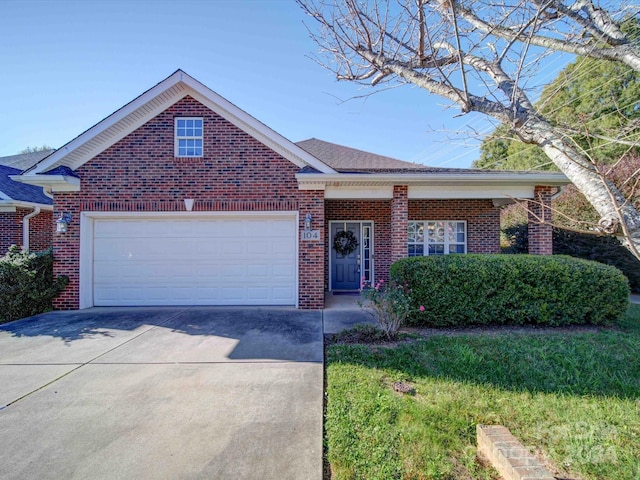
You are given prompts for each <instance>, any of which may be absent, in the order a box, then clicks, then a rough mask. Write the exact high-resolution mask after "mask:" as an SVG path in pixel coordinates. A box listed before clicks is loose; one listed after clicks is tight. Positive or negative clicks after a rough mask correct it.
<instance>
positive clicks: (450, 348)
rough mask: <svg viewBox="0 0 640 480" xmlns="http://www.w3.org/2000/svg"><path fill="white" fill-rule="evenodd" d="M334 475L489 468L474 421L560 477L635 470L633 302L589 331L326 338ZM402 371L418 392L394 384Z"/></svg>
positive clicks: (477, 475) (638, 347)
mask: <svg viewBox="0 0 640 480" xmlns="http://www.w3.org/2000/svg"><path fill="white" fill-rule="evenodd" d="M326 365H327V366H326V374H327V408H326V416H325V429H326V438H325V448H326V454H327V460H328V462H329V464H330V469H331V472H332V477H331V478H332V479H334V480H340V479H367V480H373V479H385V480H389V479H401V478H402V479H452V480H453V479H455V480H459V479H494V478H498V477H497V475H496V473H495V472H494V471H493V470H492V469H491V468H489V467H487V466H486V465H482V464H481V463H479V462H478V461H477V460H476V456H475V452H476V450H475V445H476V443H475V427H476V424H478V423H481V424H500V425H504V426H506V427H507V428H509V429H510V430H511V432H512V433H513V434H514V435H516V436H517V437H518V438H519V439H520V440H521V441H522V443H524V444H525V445H526V446H529V447H531V448H532V449H534V450H535V451H537V452H538V453H539V454H540V455H541V456H543V457H546V458H548V459H549V460H550V461H551V462H552V464H553V465H555V467H556V468H557V470H556V473H557V474H558V475H559V476H560V477H562V478H569V479H578V478H581V479H584V480H589V479H594V480H595V479H616V480H622V479H634V480H638V479H640V306H639V305H633V306H631V307H630V309H629V311H628V312H627V316H626V318H625V319H624V320H623V321H621V322H620V325H619V328H618V329H615V330H603V331H599V332H595V333H568V334H567V333H560V332H557V333H547V334H540V333H535V334H525V333H520V334H498V335H482V334H479V335H467V336H464V335H463V336H444V335H438V336H432V337H430V338H428V339H424V340H419V341H416V342H412V343H405V344H400V345H398V346H396V347H393V348H386V347H381V346H375V345H373V346H369V345H344V344H334V345H330V346H329V347H328V348H327V362H326ZM396 381H405V382H409V383H410V384H411V385H412V386H414V387H415V390H416V394H415V395H402V394H399V393H396V392H394V391H393V388H392V384H393V382H396Z"/></svg>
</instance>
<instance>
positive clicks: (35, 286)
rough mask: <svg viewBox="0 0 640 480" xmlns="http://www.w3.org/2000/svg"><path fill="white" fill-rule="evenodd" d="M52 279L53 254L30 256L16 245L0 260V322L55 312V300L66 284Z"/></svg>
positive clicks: (61, 278) (65, 281)
mask: <svg viewBox="0 0 640 480" xmlns="http://www.w3.org/2000/svg"><path fill="white" fill-rule="evenodd" d="M68 282H69V279H68V278H67V277H64V276H62V277H58V278H57V279H55V280H54V278H53V253H52V251H51V250H47V251H45V252H42V253H28V252H23V251H21V250H20V248H19V247H17V246H16V245H13V246H11V248H9V252H8V253H7V254H6V255H5V256H4V257H0V323H3V322H8V321H10V320H16V319H18V318H24V317H29V316H31V315H36V314H38V313H42V312H45V311H47V310H51V309H52V300H53V299H54V298H55V296H56V295H58V293H60V291H62V289H64V287H65V286H66V285H67V283H68Z"/></svg>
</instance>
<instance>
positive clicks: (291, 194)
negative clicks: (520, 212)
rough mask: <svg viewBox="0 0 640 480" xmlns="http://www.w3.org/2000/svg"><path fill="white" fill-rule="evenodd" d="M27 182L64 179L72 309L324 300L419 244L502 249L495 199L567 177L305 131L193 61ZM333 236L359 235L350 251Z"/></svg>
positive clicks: (64, 255)
mask: <svg viewBox="0 0 640 480" xmlns="http://www.w3.org/2000/svg"><path fill="white" fill-rule="evenodd" d="M19 181H21V182H23V183H25V184H32V185H38V186H43V187H45V189H47V190H48V191H52V192H53V196H54V212H55V215H54V217H55V218H62V217H64V216H65V215H70V216H71V220H70V222H69V226H68V229H67V231H66V232H65V233H57V234H55V235H54V242H53V245H54V255H55V258H56V263H55V270H56V274H57V275H61V274H64V275H67V276H68V277H69V279H70V283H69V285H68V287H67V289H66V290H65V291H64V292H63V293H62V294H61V295H60V296H59V297H58V299H57V300H56V306H57V308H62V309H76V308H85V307H91V306H94V305H96V306H98V305H100V306H110V305H296V306H298V307H300V308H322V307H323V305H324V293H325V291H326V290H333V291H336V290H357V289H358V288H359V287H360V280H361V278H362V277H365V278H366V279H378V278H388V274H389V266H390V265H391V263H392V262H393V261H395V260H396V259H399V258H402V257H406V256H407V255H426V254H442V253H445V254H446V253H456V252H457V253H463V252H469V253H495V252H499V249H500V245H499V230H500V212H499V206H500V205H502V204H504V203H508V202H510V201H512V199H513V198H514V197H518V198H530V199H534V198H535V199H537V200H541V201H542V202H544V203H543V204H546V205H548V202H549V199H550V196H551V195H552V194H553V193H554V192H555V190H556V188H557V187H558V186H561V185H564V184H566V183H568V181H567V179H566V177H565V176H564V175H562V174H557V173H548V172H535V173H533V172H532V173H517V172H491V171H478V170H462V169H447V168H444V169H443V168H429V167H425V166H422V165H416V164H412V163H408V162H403V161H400V160H395V159H392V158H388V157H383V156H380V155H374V154H371V153H367V152H363V151H359V150H355V149H351V148H347V147H342V146H339V145H334V144H331V143H327V142H323V141H320V140H316V139H310V140H306V141H303V142H299V143H298V144H295V143H292V142H290V141H289V140H287V139H286V138H284V137H282V136H281V135H279V134H278V133H276V132H274V131H273V130H271V129H270V128H269V127H267V126H266V125H264V124H262V123H260V122H259V121H257V120H256V119H254V118H253V117H251V116H250V115H249V114H247V113H246V112H244V111H243V110H241V109H239V108H238V107H236V106H235V105H233V104H232V103H230V102H228V101H227V100H225V99H224V98H222V97H220V96H219V95H218V94H216V93H215V92H213V91H212V90H210V89H209V88H207V87H206V86H205V85H203V84H201V83H200V82H198V81H197V80H195V79H193V78H192V77H190V76H189V75H187V74H186V73H184V72H183V71H181V70H178V71H176V72H175V73H174V74H172V75H171V76H169V77H168V78H166V79H165V80H163V81H162V82H160V83H159V84H157V85H156V86H154V87H153V88H151V89H150V90H148V91H146V92H145V93H143V94H142V95H141V96H139V97H138V98H136V99H134V100H133V101H132V102H130V103H128V104H127V105H125V106H124V107H122V108H120V109H119V110H117V111H116V112H114V113H113V114H111V115H110V116H109V117H107V118H105V119H104V120H102V121H100V122H99V123H97V124H96V125H95V126H93V127H92V128H90V129H89V130H87V131H86V132H84V133H82V134H81V135H80V136H78V137H77V138H75V139H74V140H72V141H70V142H69V143H68V144H66V145H65V146H63V147H62V148H60V149H58V150H56V151H55V152H53V153H52V154H51V155H49V156H48V157H47V158H45V159H43V160H42V161H40V162H39V163H38V164H37V165H35V166H34V167H33V168H31V169H29V170H27V171H26V172H24V173H23V174H22V175H21V176H20V177H19ZM532 205H533V207H532V208H533V209H534V210H536V209H537V211H538V212H541V211H542V210H543V209H542V207H541V206H540V204H537V203H533V204H532ZM531 230H532V231H531V236H530V239H531V240H530V244H531V248H532V252H533V253H543V254H544V253H551V229H550V227H549V226H548V225H539V224H533V223H532V225H531ZM343 231H348V232H351V233H349V234H344V233H340V232H343ZM335 241H338V243H340V242H341V241H342V242H344V243H345V244H349V243H351V244H353V246H354V247H355V248H354V249H353V250H352V251H350V252H349V253H344V250H343V253H344V254H339V253H338V252H337V251H336V249H335V248H334V247H333V246H334V242H335ZM356 243H357V245H356Z"/></svg>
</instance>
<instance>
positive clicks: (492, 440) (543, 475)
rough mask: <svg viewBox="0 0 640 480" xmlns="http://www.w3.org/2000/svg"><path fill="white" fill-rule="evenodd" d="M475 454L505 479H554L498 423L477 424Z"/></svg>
mask: <svg viewBox="0 0 640 480" xmlns="http://www.w3.org/2000/svg"><path fill="white" fill-rule="evenodd" d="M476 434H477V439H478V454H479V455H480V456H482V457H484V458H485V459H487V460H488V461H489V462H490V463H491V465H492V466H493V468H495V469H496V470H497V471H498V473H499V474H500V475H502V477H503V478H504V479H505V480H555V478H556V477H554V476H553V475H552V474H551V473H550V472H549V471H548V470H547V469H546V468H545V467H544V466H543V465H542V463H540V461H539V460H538V459H537V458H535V457H534V456H533V454H532V453H531V452H530V451H529V450H528V449H527V448H525V447H524V446H523V445H522V443H520V441H519V440H518V439H517V438H516V437H514V436H513V435H512V434H511V432H510V431H509V429H508V428H506V427H503V426H501V425H477V426H476Z"/></svg>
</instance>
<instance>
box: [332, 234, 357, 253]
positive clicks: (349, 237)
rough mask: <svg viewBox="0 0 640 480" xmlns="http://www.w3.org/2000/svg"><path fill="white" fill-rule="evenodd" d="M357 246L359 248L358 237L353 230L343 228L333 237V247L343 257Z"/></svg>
mask: <svg viewBox="0 0 640 480" xmlns="http://www.w3.org/2000/svg"><path fill="white" fill-rule="evenodd" d="M356 248H358V239H357V238H356V236H355V235H354V234H353V232H348V231H346V230H342V231H341V232H338V233H336V236H335V237H333V249H334V250H335V251H336V252H338V253H339V254H340V255H342V256H343V257H346V256H347V255H349V254H350V253H351V252H353V251H354V250H355V249H356Z"/></svg>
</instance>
